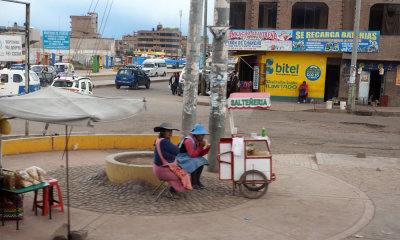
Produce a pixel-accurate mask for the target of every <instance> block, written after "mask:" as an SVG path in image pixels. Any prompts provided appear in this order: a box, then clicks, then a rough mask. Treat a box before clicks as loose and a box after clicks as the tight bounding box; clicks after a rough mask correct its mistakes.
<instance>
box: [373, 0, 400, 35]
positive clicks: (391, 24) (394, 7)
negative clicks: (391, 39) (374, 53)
mask: <svg viewBox="0 0 400 240" xmlns="http://www.w3.org/2000/svg"><path fill="white" fill-rule="evenodd" d="M368 30H370V31H380V32H381V35H400V4H375V5H374V6H372V7H371V10H370V15H369V28H368Z"/></svg>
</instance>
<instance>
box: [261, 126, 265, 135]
mask: <svg viewBox="0 0 400 240" xmlns="http://www.w3.org/2000/svg"><path fill="white" fill-rule="evenodd" d="M265 136H266V134H265V128H262V130H261V137H265Z"/></svg>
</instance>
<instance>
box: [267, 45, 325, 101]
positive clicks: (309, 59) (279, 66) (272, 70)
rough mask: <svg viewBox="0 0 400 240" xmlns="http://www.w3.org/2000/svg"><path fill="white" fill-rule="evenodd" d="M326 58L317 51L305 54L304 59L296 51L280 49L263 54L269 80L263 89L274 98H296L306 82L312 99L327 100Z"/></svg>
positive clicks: (309, 96) (303, 54)
mask: <svg viewBox="0 0 400 240" xmlns="http://www.w3.org/2000/svg"><path fill="white" fill-rule="evenodd" d="M299 59H301V60H300V61H299ZM326 59H327V58H326V56H323V55H319V54H314V53H302V58H299V56H298V54H296V53H279V52H276V53H271V54H268V55H265V56H262V61H263V62H264V63H265V64H266V65H265V66H266V67H265V69H264V71H265V73H266V74H265V76H266V79H265V84H263V86H262V88H263V89H261V91H265V92H269V93H270V94H271V98H272V99H283V100H295V99H297V97H298V95H299V86H300V85H301V84H302V83H303V81H306V83H307V85H308V98H313V99H315V100H323V99H324V91H325V72H326ZM260 87H261V84H260Z"/></svg>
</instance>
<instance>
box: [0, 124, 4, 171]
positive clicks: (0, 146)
mask: <svg viewBox="0 0 400 240" xmlns="http://www.w3.org/2000/svg"><path fill="white" fill-rule="evenodd" d="M0 130H1V129H0ZM2 136H3V135H2V134H1V133H0V169H1V168H3V139H2ZM0 173H1V172H0Z"/></svg>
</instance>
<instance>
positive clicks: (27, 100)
mask: <svg viewBox="0 0 400 240" xmlns="http://www.w3.org/2000/svg"><path fill="white" fill-rule="evenodd" d="M144 109H145V100H144V99H143V100H139V99H121V98H104V97H94V96H88V95H81V94H77V93H74V92H71V91H68V90H63V89H59V88H55V87H48V88H45V89H42V90H40V91H36V92H33V93H30V94H26V95H21V96H15V97H8V98H0V114H3V115H5V116H7V117H15V118H21V119H25V120H30V121H36V122H45V123H53V124H62V125H65V138H66V141H65V142H66V145H65V151H66V178H67V179H66V182H67V204H68V239H69V238H70V209H69V206H70V204H69V173H68V171H69V168H68V126H93V123H94V122H109V121H117V120H123V119H127V118H131V117H133V116H134V115H136V114H137V113H139V112H141V111H143V110H144ZM1 158H2V152H1V134H0V168H1V167H2V161H1Z"/></svg>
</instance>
